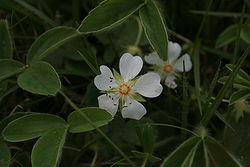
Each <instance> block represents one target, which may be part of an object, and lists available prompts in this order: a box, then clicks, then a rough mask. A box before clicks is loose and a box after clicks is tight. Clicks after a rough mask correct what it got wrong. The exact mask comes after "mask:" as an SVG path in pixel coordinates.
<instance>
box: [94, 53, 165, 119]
mask: <svg viewBox="0 0 250 167" xmlns="http://www.w3.org/2000/svg"><path fill="white" fill-rule="evenodd" d="M142 66H143V61H142V59H141V58H140V57H139V56H132V55H131V54H129V53H125V54H123V55H122V57H121V59H120V62H119V68H120V73H121V75H120V74H119V73H118V72H116V71H115V70H113V73H112V72H111V70H110V69H109V68H108V67H107V66H105V65H102V66H100V71H101V74H100V75H97V76H96V77H95V79H94V83H95V86H96V87H97V88H98V89H99V90H101V91H103V92H105V94H103V95H101V96H99V97H98V103H99V107H100V108H102V109H105V110H107V111H108V112H110V114H111V115H112V116H114V115H115V114H116V112H117V110H118V108H119V109H120V110H121V113H122V117H123V118H132V119H136V120H139V119H141V118H142V117H143V115H145V114H146V109H145V107H144V106H143V105H142V104H141V103H139V102H138V101H145V100H144V98H143V97H142V96H144V97H149V98H153V97H157V96H159V95H160V94H161V92H162V89H163V88H162V86H161V84H160V81H161V79H160V76H159V75H158V74H157V73H154V72H149V73H147V74H144V75H142V76H139V77H136V76H137V75H138V74H139V72H140V71H141V69H142ZM141 95H142V96H141Z"/></svg>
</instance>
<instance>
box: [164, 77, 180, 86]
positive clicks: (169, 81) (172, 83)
mask: <svg viewBox="0 0 250 167" xmlns="http://www.w3.org/2000/svg"><path fill="white" fill-rule="evenodd" d="M175 79H176V78H175V76H174V75H169V76H167V78H166V80H165V85H166V86H167V87H169V88H172V89H175V88H176V87H177V84H176V83H175V81H174V80H175Z"/></svg>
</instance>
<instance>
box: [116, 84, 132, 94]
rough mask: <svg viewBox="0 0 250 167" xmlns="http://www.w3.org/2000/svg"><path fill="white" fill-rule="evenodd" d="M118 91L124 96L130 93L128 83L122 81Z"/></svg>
mask: <svg viewBox="0 0 250 167" xmlns="http://www.w3.org/2000/svg"><path fill="white" fill-rule="evenodd" d="M118 91H119V93H120V94H121V95H122V96H126V95H128V94H129V93H130V91H131V87H130V86H129V85H127V84H124V83H123V84H121V85H119V88H118Z"/></svg>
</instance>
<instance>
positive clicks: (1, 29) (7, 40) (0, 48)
mask: <svg viewBox="0 0 250 167" xmlns="http://www.w3.org/2000/svg"><path fill="white" fill-rule="evenodd" d="M12 56H13V48H12V41H11V36H10V32H9V26H8V22H7V21H6V20H0V59H9V58H12ZM0 71H1V70H0Z"/></svg>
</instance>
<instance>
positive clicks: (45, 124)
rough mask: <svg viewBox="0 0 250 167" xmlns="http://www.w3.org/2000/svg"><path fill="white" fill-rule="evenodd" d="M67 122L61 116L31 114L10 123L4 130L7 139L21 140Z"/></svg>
mask: <svg viewBox="0 0 250 167" xmlns="http://www.w3.org/2000/svg"><path fill="white" fill-rule="evenodd" d="M65 125H67V123H66V122H65V121H64V120H63V119H62V118H60V117H58V116H55V115H51V114H41V113H36V114H29V115H26V116H23V117H21V118H18V119H16V120H14V121H12V122H10V123H9V124H8V126H7V127H5V129H4V130H3V133H2V135H3V137H4V139H5V140H7V141H11V142H19V141H25V140H29V139H33V138H36V137H39V136H42V135H43V134H44V133H46V132H47V131H49V130H51V129H55V128H60V127H62V126H65Z"/></svg>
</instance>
